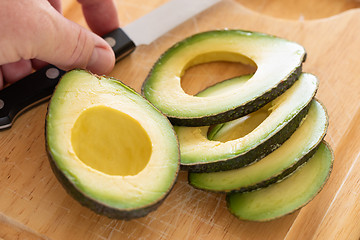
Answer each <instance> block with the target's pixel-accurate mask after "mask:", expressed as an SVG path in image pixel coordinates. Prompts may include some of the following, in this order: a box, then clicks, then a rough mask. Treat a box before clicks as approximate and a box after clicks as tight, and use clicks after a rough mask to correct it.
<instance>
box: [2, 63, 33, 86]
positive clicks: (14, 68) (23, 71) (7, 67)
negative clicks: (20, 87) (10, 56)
mask: <svg viewBox="0 0 360 240" xmlns="http://www.w3.org/2000/svg"><path fill="white" fill-rule="evenodd" d="M1 68H2V75H3V81H4V82H6V83H10V84H11V83H14V82H16V81H18V80H20V79H21V78H24V77H25V76H27V75H29V74H30V73H31V72H32V66H31V62H30V60H24V59H21V60H20V61H17V62H14V63H8V64H4V65H2V66H1Z"/></svg>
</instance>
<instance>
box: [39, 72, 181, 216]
mask: <svg viewBox="0 0 360 240" xmlns="http://www.w3.org/2000/svg"><path fill="white" fill-rule="evenodd" d="M45 133H46V146H47V151H48V155H49V160H50V164H51V167H52V169H53V171H54V173H55V175H56V177H57V178H58V180H59V181H60V182H61V183H62V185H63V186H64V188H65V189H66V190H67V192H68V193H69V194H70V195H71V196H72V197H74V198H75V199H76V200H77V201H79V202H80V203H81V204H83V205H84V206H86V207H88V208H90V209H92V210H93V211H95V212H96V213H98V214H102V215H106V216H108V217H110V218H118V219H132V218H138V217H143V216H145V215H146V214H148V213H149V212H150V211H152V210H155V209H156V208H157V207H158V206H159V205H160V204H161V202H162V201H163V200H164V199H165V197H166V196H167V195H168V193H169V191H170V190H171V189H172V187H173V185H174V183H175V181H176V177H177V175H178V171H179V149H178V142H177V138H176V135H175V132H174V130H173V127H172V125H171V124H170V122H169V121H168V119H167V118H166V117H165V116H164V115H163V114H161V113H160V112H159V111H158V110H157V109H156V108H154V107H153V106H152V105H151V104H150V103H149V102H148V101H147V100H146V99H144V98H143V97H142V96H140V95H139V94H137V93H136V92H135V91H134V90H132V89H130V88H129V87H127V86H126V85H124V84H122V83H121V82H119V81H116V80H113V79H108V78H106V77H98V76H96V75H93V74H91V73H89V72H87V71H84V70H73V71H70V72H68V73H66V74H65V75H64V76H63V77H62V79H61V81H60V82H59V84H58V86H57V87H56V90H55V92H54V94H53V96H52V98H51V101H50V103H49V107H48V113H47V116H46V130H45Z"/></svg>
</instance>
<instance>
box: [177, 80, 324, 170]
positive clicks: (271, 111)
mask: <svg viewBox="0 0 360 240" xmlns="http://www.w3.org/2000/svg"><path fill="white" fill-rule="evenodd" d="M249 77H250V76H243V77H241V78H238V79H237V80H238V81H233V80H232V81H233V82H232V84H230V85H227V84H222V83H221V84H218V85H215V86H213V87H212V88H216V90H219V91H223V92H225V93H226V92H227V89H237V85H238V84H239V85H242V84H244V83H243V82H244V81H245V80H246V78H249ZM317 89H318V79H317V78H316V77H315V76H314V75H312V74H310V73H302V74H301V75H300V78H299V80H297V81H296V82H295V83H294V85H293V86H292V87H291V88H290V89H288V90H287V91H286V92H285V93H283V94H282V95H281V96H279V97H278V98H276V99H275V100H273V101H271V102H270V103H269V104H267V105H265V106H264V107H263V108H261V109H259V110H258V111H256V112H253V113H252V114H251V115H250V116H245V117H243V118H239V119H236V120H233V121H231V122H228V123H225V124H220V125H217V126H214V127H213V128H212V129H211V130H210V131H209V126H207V127H183V126H177V127H175V131H176V133H177V135H178V139H179V143H180V152H181V167H182V169H184V170H188V171H190V172H199V173H201V172H218V171H225V170H231V169H235V168H240V167H244V166H246V165H249V164H251V163H254V162H256V161H258V160H260V159H262V158H264V157H265V156H266V155H268V154H269V153H271V152H273V151H274V150H275V149H277V148H278V147H280V146H281V144H283V143H284V142H285V141H286V140H287V139H288V138H289V137H290V136H291V135H292V134H293V133H294V132H295V130H296V129H297V128H298V126H299V125H300V123H301V122H302V121H303V118H304V117H305V116H306V114H307V113H308V110H309V108H310V105H311V101H312V99H313V98H314V96H315V94H316V91H317ZM216 90H214V91H213V92H212V91H211V92H210V90H209V92H208V94H209V95H212V94H218V92H219V91H216ZM205 91H207V90H205ZM205 91H204V92H202V93H201V94H202V95H206V94H207V93H206V92H205ZM239 124H240V126H241V127H240V129H241V130H244V129H245V132H244V133H238V132H237V131H236V130H234V129H230V130H229V127H230V128H233V126H238V125H239ZM222 132H223V133H222ZM208 133H209V135H212V136H213V135H216V134H217V135H218V136H219V137H218V138H217V139H216V140H215V139H213V140H212V139H211V137H210V139H209V138H208ZM226 133H230V134H233V136H231V135H230V136H229V135H227V134H226ZM221 136H224V138H223V139H222V138H221Z"/></svg>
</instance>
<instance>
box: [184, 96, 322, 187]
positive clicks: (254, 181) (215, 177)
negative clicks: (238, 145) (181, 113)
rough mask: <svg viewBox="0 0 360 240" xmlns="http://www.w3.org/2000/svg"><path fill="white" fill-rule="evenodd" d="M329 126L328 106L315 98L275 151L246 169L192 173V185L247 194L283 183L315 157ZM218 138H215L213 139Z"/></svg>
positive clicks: (240, 127) (239, 127) (215, 136)
mask: <svg viewBox="0 0 360 240" xmlns="http://www.w3.org/2000/svg"><path fill="white" fill-rule="evenodd" d="M328 123H329V121H328V115H327V112H326V109H325V107H324V106H323V105H322V104H321V103H320V102H318V101H317V100H315V99H314V100H313V101H312V103H311V107H310V110H309V112H308V114H307V116H306V118H305V120H304V121H303V122H302V124H301V125H300V126H299V128H298V129H297V130H296V131H295V132H294V133H293V135H291V137H290V138H289V139H288V140H286V141H285V143H284V144H283V145H281V146H280V147H279V148H278V149H276V150H275V151H274V152H272V153H270V154H269V155H267V156H266V157H264V158H263V159H261V160H260V161H258V162H256V163H254V164H252V165H249V166H246V167H243V168H238V169H233V170H229V171H222V172H213V173H189V175H188V179H189V184H190V185H192V186H193V187H195V188H198V189H203V190H208V191H216V192H230V191H237V192H247V191H252V190H256V189H259V188H264V187H267V186H269V185H270V184H273V183H276V182H278V181H281V180H282V179H284V178H285V177H287V176H289V175H290V174H292V173H293V172H294V171H296V169H297V168H298V167H299V166H301V165H302V164H304V163H305V162H306V161H308V160H309V159H310V158H311V157H312V156H313V155H314V153H315V152H316V150H317V149H318V147H319V146H320V143H321V141H322V140H323V139H324V137H325V134H326V131H327V127H328ZM236 127H238V129H236ZM227 129H228V131H232V132H233V131H236V130H238V131H241V130H242V129H243V128H242V125H241V124H238V125H237V126H233V127H231V128H227ZM234 129H235V130H234ZM222 134H223V135H226V134H229V132H223V133H222ZM217 137H218V136H217V135H214V136H213V139H217ZM220 137H221V136H220Z"/></svg>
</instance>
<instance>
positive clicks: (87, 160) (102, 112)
mask: <svg viewBox="0 0 360 240" xmlns="http://www.w3.org/2000/svg"><path fill="white" fill-rule="evenodd" d="M71 143H72V146H73V149H74V151H75V153H76V155H77V157H78V158H79V159H80V161H82V162H83V163H84V164H86V165H87V166H89V167H91V168H93V169H96V170H98V171H100V172H103V173H105V174H108V175H120V176H128V175H136V174H138V173H139V172H140V171H141V170H143V169H144V168H145V166H146V165H147V164H148V162H149V159H150V156H151V152H152V144H151V141H150V138H149V136H148V134H147V133H146V131H145V130H144V128H143V127H142V126H141V125H140V123H139V122H138V121H137V120H135V119H134V118H132V117H130V116H129V115H127V114H125V113H123V112H121V111H118V110H116V109H113V108H110V107H106V106H95V107H91V108H88V109H86V110H85V111H83V112H82V113H81V114H80V116H79V117H78V119H77V120H76V122H75V124H74V127H73V129H72V133H71Z"/></svg>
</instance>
